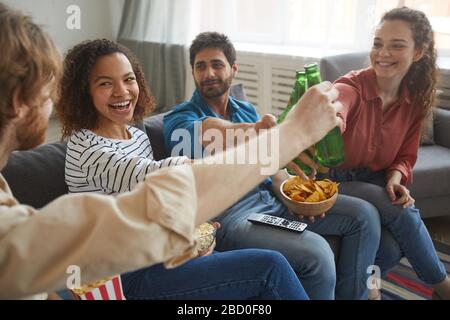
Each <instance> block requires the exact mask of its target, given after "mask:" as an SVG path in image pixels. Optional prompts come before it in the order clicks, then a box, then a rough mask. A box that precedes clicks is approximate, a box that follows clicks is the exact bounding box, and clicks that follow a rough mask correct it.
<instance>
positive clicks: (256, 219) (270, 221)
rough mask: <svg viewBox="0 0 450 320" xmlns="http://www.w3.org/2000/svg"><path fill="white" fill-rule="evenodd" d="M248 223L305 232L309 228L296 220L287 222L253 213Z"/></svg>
mask: <svg viewBox="0 0 450 320" xmlns="http://www.w3.org/2000/svg"><path fill="white" fill-rule="evenodd" d="M247 220H248V221H250V222H253V223H261V224H267V225H271V226H274V227H278V228H283V229H286V230H291V231H297V232H303V230H305V228H306V227H307V226H308V225H307V224H306V223H303V222H300V221H296V220H286V219H283V218H280V217H275V216H271V215H268V214H261V213H252V214H251V215H250V216H249V217H248V218H247Z"/></svg>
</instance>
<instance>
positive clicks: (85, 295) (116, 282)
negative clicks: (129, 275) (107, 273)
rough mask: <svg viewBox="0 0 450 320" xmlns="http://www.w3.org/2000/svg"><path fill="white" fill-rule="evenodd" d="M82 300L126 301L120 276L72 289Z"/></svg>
mask: <svg viewBox="0 0 450 320" xmlns="http://www.w3.org/2000/svg"><path fill="white" fill-rule="evenodd" d="M72 292H73V293H74V294H75V295H76V296H77V297H78V298H79V299H80V300H126V298H125V296H124V294H123V289H122V281H121V280H120V275H118V276H114V277H112V278H109V279H105V280H99V281H96V282H94V283H90V284H87V285H84V286H82V287H80V288H74V289H72Z"/></svg>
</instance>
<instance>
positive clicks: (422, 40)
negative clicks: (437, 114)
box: [381, 7, 438, 117]
mask: <svg viewBox="0 0 450 320" xmlns="http://www.w3.org/2000/svg"><path fill="white" fill-rule="evenodd" d="M392 20H401V21H404V22H406V23H408V24H409V26H410V28H411V31H412V35H413V39H414V44H415V49H417V50H422V51H423V57H422V58H421V59H420V60H418V61H416V62H414V63H413V64H412V65H411V67H410V68H409V71H408V73H407V74H406V76H405V80H406V85H407V86H408V89H409V92H410V93H411V94H412V97H413V101H415V102H416V103H417V104H418V105H421V106H423V116H424V117H426V116H428V115H429V114H430V113H431V112H432V110H433V106H434V104H435V98H436V86H437V73H438V72H437V66H436V49H435V45H434V33H433V29H432V27H431V24H430V21H429V20H428V18H427V16H426V15H425V14H424V13H423V12H421V11H419V10H415V9H411V8H408V7H401V8H395V9H392V10H390V11H388V12H386V13H385V14H384V15H383V17H382V18H381V22H383V21H392Z"/></svg>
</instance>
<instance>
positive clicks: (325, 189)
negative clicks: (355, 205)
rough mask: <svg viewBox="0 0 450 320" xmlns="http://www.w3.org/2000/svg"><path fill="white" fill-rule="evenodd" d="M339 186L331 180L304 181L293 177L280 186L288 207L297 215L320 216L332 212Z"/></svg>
mask: <svg viewBox="0 0 450 320" xmlns="http://www.w3.org/2000/svg"><path fill="white" fill-rule="evenodd" d="M338 186H339V184H338V183H336V182H333V181H331V180H328V179H325V180H319V181H315V180H303V179H301V178H300V177H297V176H295V177H291V178H289V179H287V180H286V181H284V182H283V183H282V184H281V186H280V192H281V194H282V196H283V198H284V199H285V200H286V201H285V204H286V206H287V207H288V208H289V209H291V211H293V212H294V213H295V214H297V215H301V216H305V217H309V216H318V215H321V214H322V213H325V212H326V211H328V210H330V209H331V207H332V206H333V205H334V203H335V202H336V199H337V195H338Z"/></svg>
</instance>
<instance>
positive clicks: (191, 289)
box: [121, 249, 308, 300]
mask: <svg viewBox="0 0 450 320" xmlns="http://www.w3.org/2000/svg"><path fill="white" fill-rule="evenodd" d="M121 278H122V286H123V292H124V295H125V297H126V298H127V299H183V300H189V299H205V300H206V299H219V300H228V299H236V300H243V299H283V300H308V296H307V294H306V292H305V290H304V289H303V287H302V285H301V284H300V282H299V281H298V278H297V276H296V275H295V273H294V271H293V270H292V268H291V267H290V266H289V263H288V262H287V261H286V259H285V258H284V257H283V256H282V255H281V254H279V253H278V252H275V251H269V250H261V249H247V250H236V251H229V252H223V253H217V252H214V253H213V254H211V255H209V256H206V257H200V258H195V259H193V260H190V261H188V262H187V263H185V264H183V265H181V266H179V267H177V268H174V269H165V268H164V266H163V265H161V264H159V265H155V266H151V267H148V268H144V269H141V270H138V271H134V272H130V273H126V274H123V275H122V276H121Z"/></svg>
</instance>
